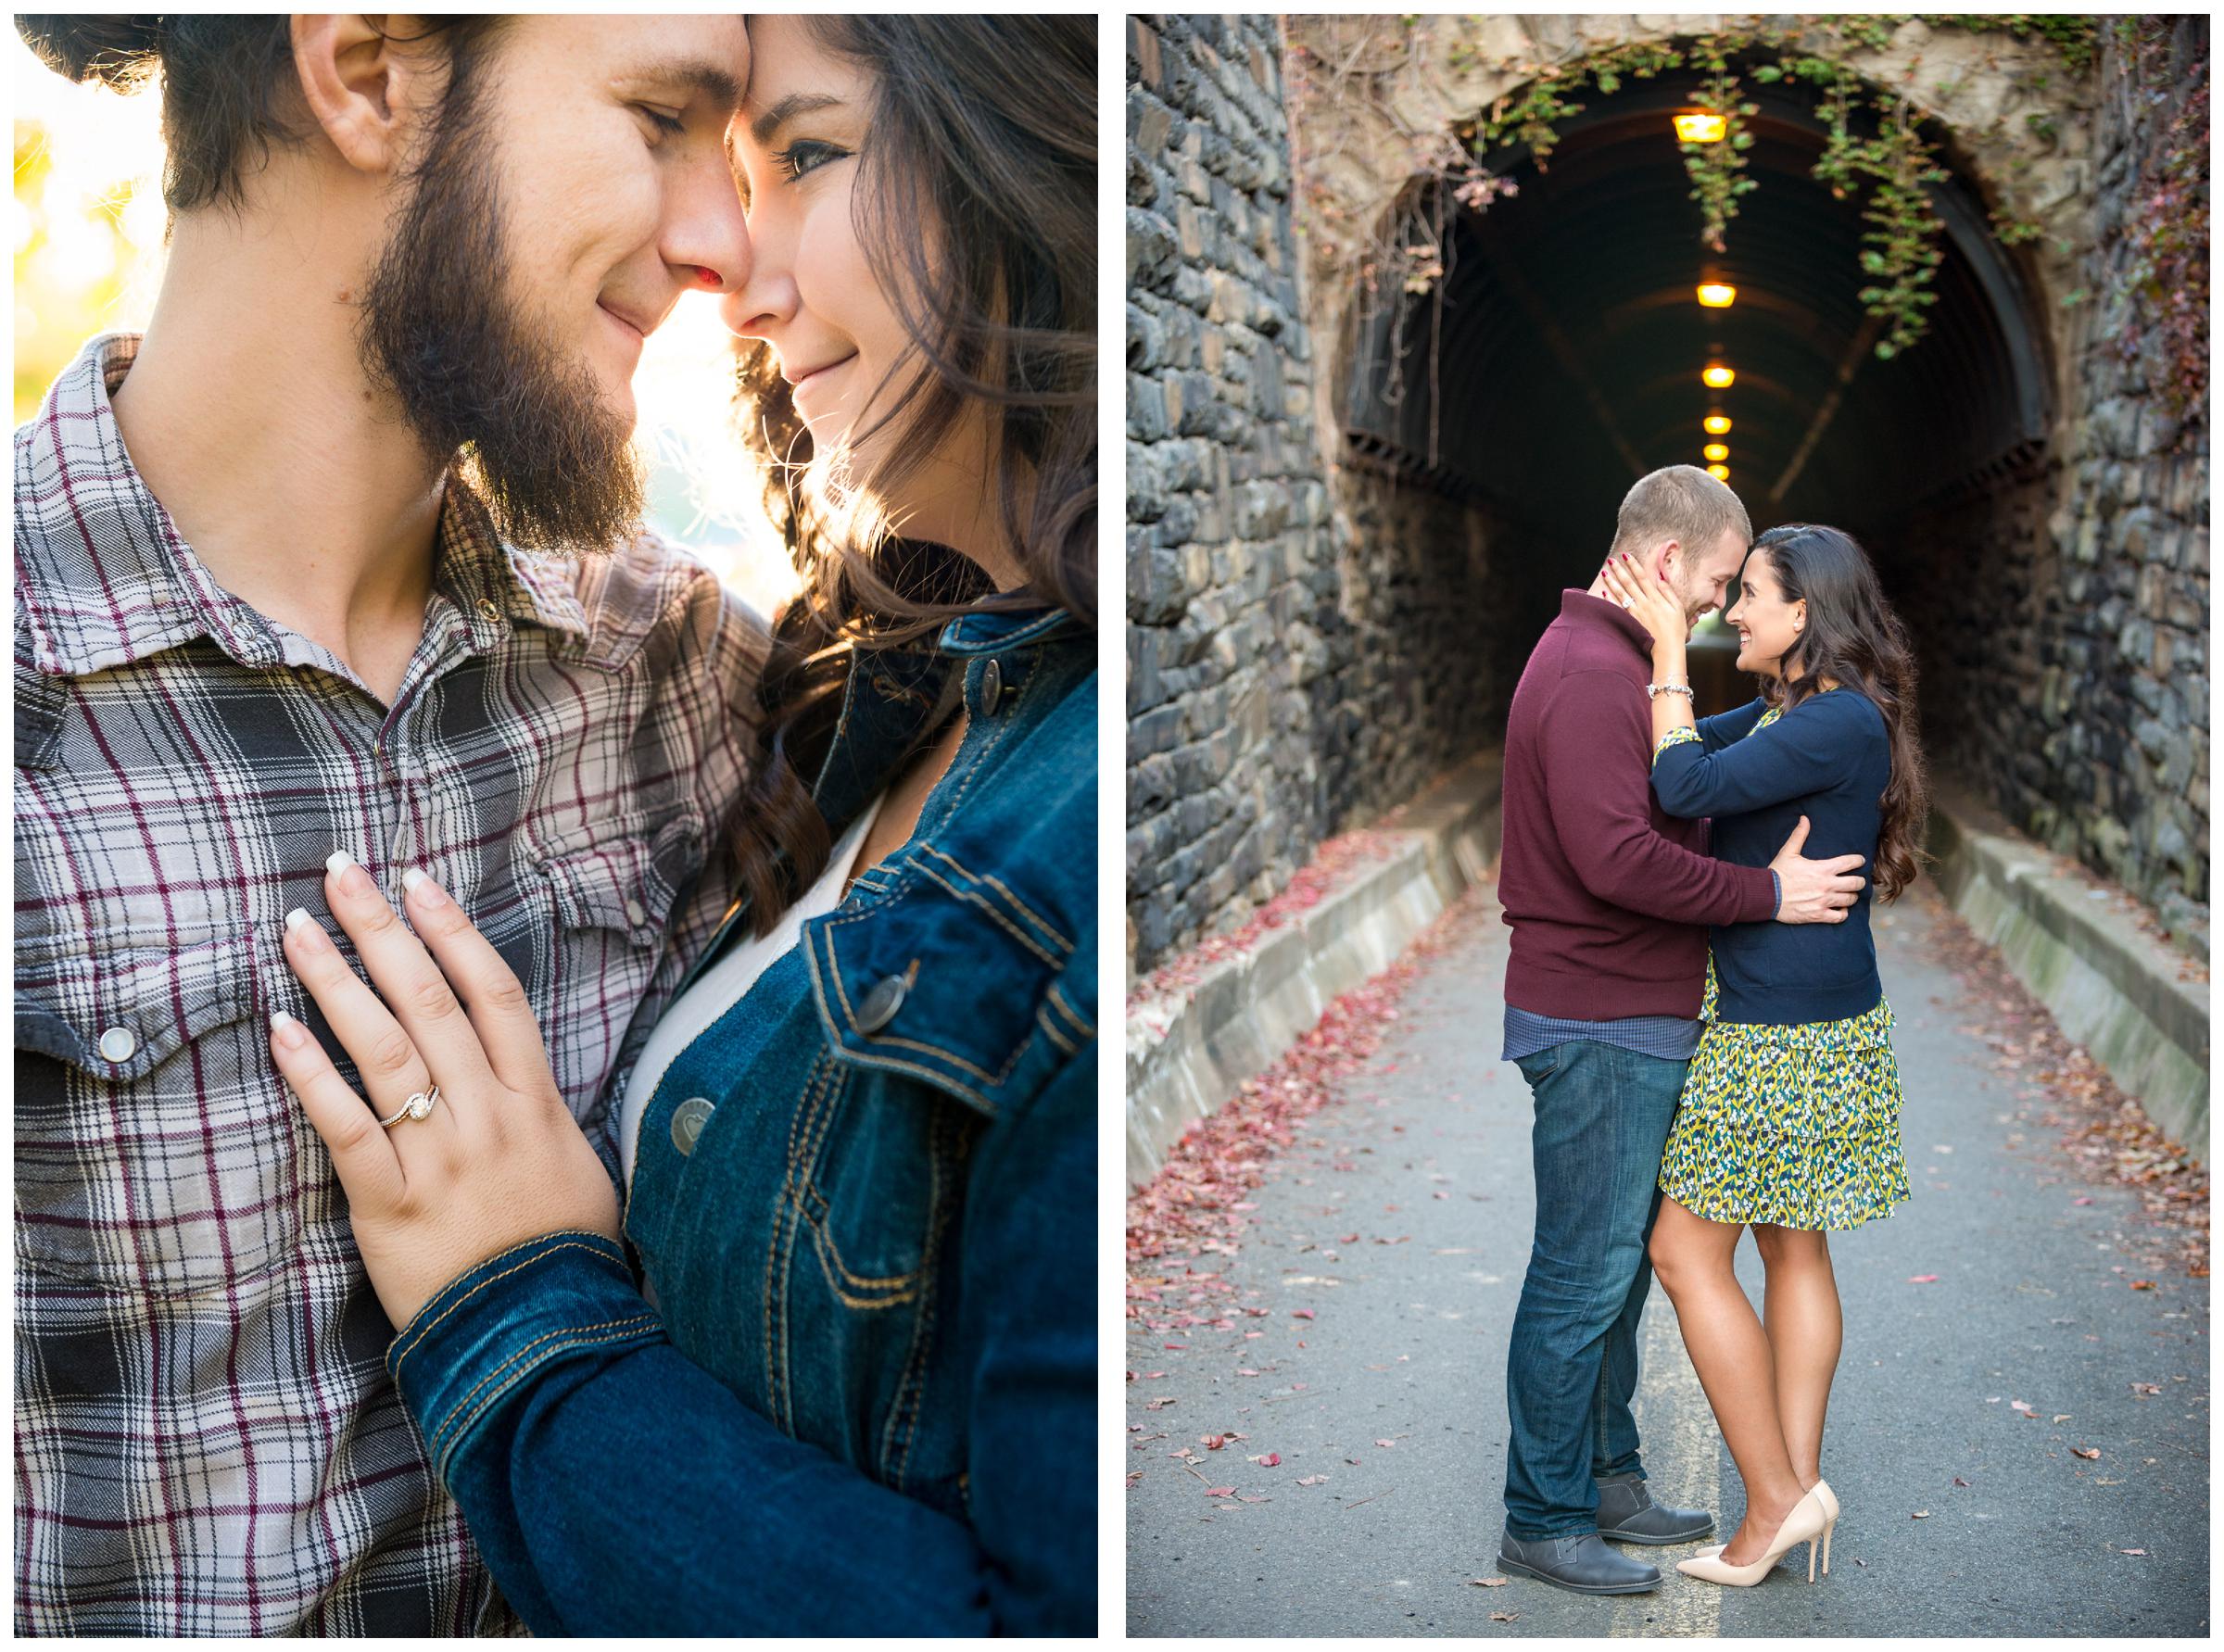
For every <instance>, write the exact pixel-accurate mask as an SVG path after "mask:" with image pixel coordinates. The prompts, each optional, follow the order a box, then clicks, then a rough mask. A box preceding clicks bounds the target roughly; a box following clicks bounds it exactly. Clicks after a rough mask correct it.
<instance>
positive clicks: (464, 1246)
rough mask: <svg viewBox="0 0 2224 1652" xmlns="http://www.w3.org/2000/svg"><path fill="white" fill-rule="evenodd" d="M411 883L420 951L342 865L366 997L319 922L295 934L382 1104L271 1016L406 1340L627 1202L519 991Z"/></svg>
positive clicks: (302, 918)
mask: <svg viewBox="0 0 2224 1652" xmlns="http://www.w3.org/2000/svg"><path fill="white" fill-rule="evenodd" d="M408 881H409V882H410V884H411V889H410V891H409V893H408V895H407V896H406V897H405V904H406V906H407V907H408V910H409V916H410V920H411V924H412V925H413V926H414V927H415V929H416V933H415V934H411V930H410V928H409V927H405V926H404V925H403V923H402V922H401V919H400V917H399V916H398V914H396V913H395V911H394V909H393V908H392V907H391V906H390V905H388V904H387V902H386V901H385V897H384V896H383V895H381V894H380V893H379V892H378V889H376V887H375V886H374V885H373V883H372V881H371V879H370V878H369V876H367V875H366V874H365V873H364V872H363V870H362V869H361V868H360V866H357V865H355V864H353V863H352V862H348V861H347V860H346V859H345V857H341V856H335V857H334V862H333V865H332V869H331V870H330V871H329V872H328V873H327V875H326V877H325V880H324V889H325V897H326V900H327V901H328V902H330V905H331V909H332V913H333V915H334V916H335V917H336V918H337V919H338V920H339V924H340V927H341V928H342V929H344V930H346V931H347V936H348V938H349V939H351V940H352V941H353V942H354V943H355V947H356V951H357V953H358V955H359V956H360V958H361V959H362V962H363V966H364V968H365V969H366V971H367V972H368V973H369V975H370V977H371V984H370V985H369V986H366V985H364V983H363V982H362V981H361V980H360V979H359V978H358V977H357V976H356V974H355V972H354V970H353V969H352V968H350V967H349V966H348V964H347V960H346V959H345V958H344V957H343V956H342V955H341V954H340V952H339V951H338V950H337V949H336V948H335V946H334V945H333V942H332V940H331V939H330V938H329V937H328V936H327V935H326V934H325V932H324V929H323V927H322V924H321V923H319V922H318V920H317V919H316V918H314V917H313V916H311V915H310V914H306V913H298V912H297V913H295V914H289V918H288V921H287V925H286V936H285V958H286V963H287V965H289V966H290V967H291V968H292V969H293V971H294V973H295V974H296V975H297V977H300V979H301V983H302V985H303V986H304V987H305V988H306V989H307V990H308V991H309V993H310V996H311V997H312V998H313V999H315V1001H316V1003H317V1006H318V1008H319V1009H320V1010H322V1012H323V1015H324V1017H325V1019H326V1020H327V1021H328V1022H329V1023H330V1024H331V1027H332V1029H333V1032H334V1034H335V1037H337V1038H338V1040H340V1042H341V1044H342V1045H343V1046H344V1047H345V1048H346V1050H347V1053H348V1055H349V1056H350V1057H352V1058H353V1060H354V1062H355V1065H356V1068H357V1071H358V1072H359V1073H360V1076H361V1078H362V1082H363V1086H364V1088H365V1089H366V1090H367V1091H369V1092H370V1102H369V1104H368V1105H366V1104H365V1102H364V1099H363V1098H362V1097H361V1096H359V1095H358V1094H357V1093H356V1092H355V1091H354V1090H353V1089H351V1088H350V1087H349V1086H348V1085H347V1082H346V1080H345V1079H343V1078H341V1076H340V1074H339V1072H338V1071H337V1070H336V1069H335V1066H333V1063H332V1061H331V1058H330V1057H329V1056H328V1054H327V1053H325V1051H324V1050H323V1049H322V1048H321V1047H320V1046H319V1045H318V1043H317V1041H316V1040H315V1039H314V1038H313V1037H311V1036H310V1032H309V1029H308V1028H306V1027H304V1026H303V1025H302V1024H301V1023H300V1022H298V1021H296V1020H294V1019H292V1018H291V1017H290V1016H285V1015H278V1016H274V1017H273V1018H272V1034H271V1049H272V1055H273V1056H274V1057H275V1059H276V1061H277V1064H278V1069H279V1072H280V1073H281V1074H282V1075H283V1076H284V1078H285V1081H286V1082H287V1084H288V1085H290V1086H291V1087H292V1089H293V1091H294V1093H295V1094H296V1095H297V1096H298V1097H299V1098H300V1101H301V1105H302V1109H303V1111H304V1112H306V1113H307V1114H308V1116H309V1119H310V1124H312V1125H313V1126H314V1127H315V1128H316V1130H317V1133H318V1135H320V1136H321V1137H322V1138H323V1141H324V1144H325V1146H326V1147H327V1148H329V1149H330V1150H331V1153H332V1160H333V1168H334V1170H335V1172H336V1173H337V1174H338V1177H339V1179H340V1185H341V1186H342V1188H343V1189H344V1190H345V1191H346V1192H347V1202H348V1209H349V1217H350V1220H351V1221H352V1223H353V1225H354V1229H355V1237H356V1243H357V1245H358V1247H359V1248H360V1251H361V1253H362V1256H363V1263H364V1266H365V1267H367V1268H368V1269H369V1270H370V1274H371V1282H372V1285H373V1288H374V1289H375V1290H376V1291H377V1293H378V1297H379V1301H380V1302H381V1304H383V1305H385V1310H386V1314H387V1317H388V1318H390V1319H391V1320H392V1321H393V1322H394V1324H395V1326H396V1327H397V1328H400V1327H402V1326H405V1325H407V1324H408V1323H409V1322H410V1320H411V1318H413V1317H414V1316H415V1315H416V1312H417V1310H418V1309H419V1308H420V1307H421V1306H422V1305H423V1304H424V1303H425V1302H426V1301H427V1300H429V1299H430V1298H431V1297H432V1296H433V1295H434V1294H436V1293H437V1292H438V1291H439V1289H440V1287H441V1286H443V1285H445V1284H447V1283H448V1282H449V1280H452V1279H454V1278H456V1277H457V1276H458V1275H459V1274H461V1273H462V1272H464V1271H465V1270H466V1269H468V1268H470V1267H473V1266H474V1265H475V1264H477V1263H479V1262H482V1261H484V1260H486V1258H487V1257H489V1256H492V1255H497V1254H499V1252H501V1251H503V1250H506V1249H508V1248H509V1247H510V1246H512V1245H513V1244H516V1243H519V1242H522V1241H524V1240H527V1239H532V1238H535V1237H537V1236H538V1235H540V1234H543V1233H553V1232H559V1231H563V1230H575V1229H579V1230H588V1231H591V1232H596V1233H601V1234H604V1235H607V1236H609V1237H611V1238H613V1239H614V1238H615V1237H616V1236H617V1233H618V1209H617V1195H616V1192H615V1190H614V1189H613V1187H612V1185H611V1181H610V1177H609V1175H608V1173H607V1172H606V1171H605V1170H604V1168H603V1166H602V1162H601V1160H600V1158H598V1157H597V1156H596V1154H595V1151H594V1149H593V1147H592V1146H590V1145H589V1144H588V1141H587V1138H586V1137H585V1136H584V1135H582V1134H581V1133H580V1129H579V1127H578V1125H577V1124H576V1123H575V1121H574V1120H573V1118H572V1116H571V1113H570V1111H569V1110H568V1109H567V1108H566V1107H565V1105H564V1103H563V1098H562V1094H561V1092H560V1091H559V1090H558V1089H557V1085H556V1080H555V1077H554V1075H553V1074H552V1073H551V1071H550V1066H549V1058H548V1053H547V1050H546V1048H545V1047H544V1046H543V1044H542V1041H541V1036H540V1028H539V1027H538V1026H537V1024H536V1023H535V1021H534V1019H533V1013H532V1010H531V1007H530V1005H529V1003H528V1002H527V1000H526V996H525V992H524V988H523V987H522V986H521V985H520V984H519V982H518V979H517V977H516V976H515V975H514V974H513V973H512V971H511V969H510V967H509V965H506V964H504V963H503V962H502V960H501V957H500V955H499V953H497V952H495V950H494V948H493V947H492V946H490V945H489V944H488V943H487V941H486V939H485V938H484V937H482V936H481V935H480V934H479V933H478V931H477V930H476V929H474V928H473V927H472V926H471V923H470V921H469V920H468V919H467V918H465V916H464V915H463V913H462V910H461V908H460V907H459V906H458V905H457V904H456V903H455V902H453V901H452V900H450V899H449V897H448V895H447V894H446V893H445V892H444V891H442V890H441V889H439V887H438V886H437V885H436V884H435V883H434V882H433V881H432V880H431V879H430V878H424V877H414V876H413V877H411V878H410V879H409V880H408ZM420 937H422V938H423V939H422V940H421V939H419V938H420ZM428 948H429V951H428ZM436 1088H437V1100H436V1101H435V1102H433V1103H432V1104H431V1105H430V1108H429V1110H426V1108H425V1104H424V1102H423V1098H425V1097H428V1096H431V1095H432V1094H433V1093H434V1091H435V1090H436ZM413 1103H414V1104H413Z"/></svg>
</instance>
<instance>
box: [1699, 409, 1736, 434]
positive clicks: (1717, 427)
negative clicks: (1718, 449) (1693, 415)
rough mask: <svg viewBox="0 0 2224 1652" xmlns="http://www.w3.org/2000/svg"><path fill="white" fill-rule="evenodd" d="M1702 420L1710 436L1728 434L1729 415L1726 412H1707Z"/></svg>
mask: <svg viewBox="0 0 2224 1652" xmlns="http://www.w3.org/2000/svg"><path fill="white" fill-rule="evenodd" d="M1704 423H1705V425H1706V431H1707V434H1708V435H1711V436H1726V435H1729V434H1730V416H1729V415H1728V414H1727V413H1709V414H1708V415H1707V416H1706V419H1705V420H1704Z"/></svg>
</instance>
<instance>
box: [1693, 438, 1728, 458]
mask: <svg viewBox="0 0 2224 1652" xmlns="http://www.w3.org/2000/svg"><path fill="white" fill-rule="evenodd" d="M1700 452H1702V453H1704V454H1705V455H1706V456H1707V457H1708V458H1709V459H1712V460H1714V461H1716V462H1717V463H1720V462H1721V461H1722V460H1725V459H1727V458H1729V456H1730V449H1729V445H1728V444H1727V443H1726V442H1709V443H1708V444H1707V445H1706V446H1705V447H1704V448H1700Z"/></svg>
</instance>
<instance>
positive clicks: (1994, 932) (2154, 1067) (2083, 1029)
mask: <svg viewBox="0 0 2224 1652" xmlns="http://www.w3.org/2000/svg"><path fill="white" fill-rule="evenodd" d="M1942 791H1943V795H1941V796H1939V797H1936V798H1934V799H1933V800H1932V804H1931V815H1930V843H1929V848H1930V852H1931V853H1932V854H1934V855H1935V856H1937V857H1938V863H1939V864H1937V866H1935V867H1934V868H1933V869H1932V876H1933V878H1934V879H1935V880H1936V881H1937V883H1938V885H1939V888H1940V890H1941V891H1942V892H1943V893H1944V894H1945V896H1946V899H1947V902H1948V903H1949V904H1950V905H1951V906H1952V908H1953V910H1954V911H1955V912H1956V913H1957V914H1960V916H1961V918H1962V920H1963V921H1964V922H1965V923H1966V924H1967V925H1968V926H1969V927H1970V928H1972V929H1973V930H1975V931H1976V932H1977V935H1978V939H1981V940H1984V941H1987V942H1989V943H1990V944H1991V945H1993V946H1995V947H1998V948H1999V949H2000V952H2001V955H2002V956H2003V958H2004V959H2005V960H2006V961H2007V965H2008V967H2009V969H2010V970H2012V971H2013V972H2014V973H2015V976H2016V979H2017V980H2019V981H2021V982H2022V983H2023V984H2024V986H2025V987H2026V988H2028V990H2029V991H2030V993H2031V995H2032V996H2033V997H2035V998H2037V999H2038V1000H2039V1002H2040V1003H2043V1004H2044V1005H2046V1007H2047V1010H2048V1013H2050V1014H2051V1015H2053V1018H2054V1020H2055V1022H2056V1024H2057V1025H2059V1026H2060V1027H2061V1028H2062V1030H2063V1031H2064V1032H2065V1033H2066V1034H2067V1035H2068V1036H2069V1037H2070V1038H2072V1039H2074V1040H2077V1041H2078V1042H2079V1043H2081V1044H2083V1045H2084V1046H2085V1047H2086V1049H2087V1050H2088V1051H2090V1052H2091V1054H2092V1057H2093V1059H2094V1060H2095V1061H2097V1062H2099V1063H2100V1064H2101V1066H2104V1068H2106V1069H2107V1072H2108V1076H2109V1077H2110V1078H2113V1079H2115V1080H2116V1085H2117V1089H2119V1090H2121V1091H2123V1092H2124V1093H2125V1094H2126V1095H2129V1096H2132V1097H2135V1098H2137V1100H2138V1102H2139V1103H2140V1105H2141V1106H2142V1107H2143V1108H2145V1110H2146V1114H2147V1116H2148V1117H2149V1118H2151V1119H2153V1120H2154V1121H2155V1125H2156V1127H2157V1128H2159V1129H2161V1130H2162V1131H2163V1132H2164V1133H2165V1134H2166V1135H2167V1136H2169V1137H2170V1138H2171V1139H2172V1140H2173V1141H2177V1142H2179V1143H2180V1144H2181V1145H2182V1146H2183V1147H2184V1148H2185V1149H2186V1150H2187V1151H2188V1152H2189V1153H2191V1154H2192V1155H2193V1156H2194V1157H2195V1158H2196V1159H2198V1160H2200V1161H2201V1162H2202V1163H2203V1164H2206V1163H2207V1162H2208V1066H2209V1054H2208V987H2207V984H2206V983H2205V982H2201V983H2196V982H2192V981H2181V980H2180V979H2179V978H2178V976H2179V971H2180V969H2182V968H2184V967H2185V965H2186V963H2187V960H2186V958H2185V957H2184V956H2183V955H2182V954H2181V953H2180V952H2177V951H2175V950H2174V949H2173V948H2171V947H2170V946H2169V945H2168V943H2167V942H2165V941H2162V940H2158V939H2155V937H2154V936H2151V935H2149V934H2147V933H2146V932H2145V931H2144V930H2142V929H2141V928H2140V927H2139V926H2138V924H2137V923H2136V922H2134V921H2133V920H2132V918H2131V917H2130V916H2129V915H2128V914H2126V913H2124V912H2122V911H2119V910H2117V903H2116V902H2111V901H2107V900H2095V899H2093V898H2092V890H2091V887H2090V886H2089V885H2088V884H2087V883H2086V882H2085V881H2084V880H2083V879H2082V878H2080V877H2079V876H2076V875H2075V874H2074V873H2072V872H2069V871H2067V870H2065V869H2064V867H2063V865H2062V864H2061V863H2060V862H2059V861H2058V860H2056V859H2055V858H2054V857H2053V856H2052V855H2049V854H2047V853H2046V852H2045V851H2042V850H2041V849H2039V848H2037V847H2036V846H2035V845H2033V844H2032V843H2030V842H2029V841H2028V839H2023V838H2020V837H2018V836H2016V834H2015V833H2014V831H2013V830H2012V828H2010V827H2009V826H2007V825H2006V823H2005V822H2003V821H2002V820H2001V819H2000V817H1999V816H1998V815H1996V814H1994V813H1992V812H1991V811H1990V810H1988V809H1986V808H1985V807H1984V806H1983V805H1981V804H1979V803H1977V802H1975V801H1972V800H1971V799H1969V798H1968V797H1966V796H1965V795H1962V794H1959V793H1957V792H1955V791H1953V790H1952V788H1942Z"/></svg>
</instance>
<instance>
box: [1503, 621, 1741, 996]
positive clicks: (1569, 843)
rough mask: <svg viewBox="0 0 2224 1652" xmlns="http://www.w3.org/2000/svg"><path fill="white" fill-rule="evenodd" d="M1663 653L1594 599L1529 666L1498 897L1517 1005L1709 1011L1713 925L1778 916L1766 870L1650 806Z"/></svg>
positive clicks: (1509, 764) (1509, 775) (1516, 731)
mask: <svg viewBox="0 0 2224 1652" xmlns="http://www.w3.org/2000/svg"><path fill="white" fill-rule="evenodd" d="M1651 679H1652V643H1651V639H1650V638H1649V637H1648V636H1647V635H1646V632H1645V627H1644V626H1642V625H1640V624H1637V622H1636V620H1634V619H1632V618H1631V617H1630V616H1629V615H1628V614H1627V613H1625V612H1623V610H1622V609H1621V608H1620V607H1618V606H1617V605H1615V604H1614V603H1611V602H1609V601H1606V600H1604V599H1601V598H1598V597H1594V596H1592V595H1591V594H1590V593H1589V592H1588V591H1563V592H1561V599H1560V618H1558V619H1557V620H1554V621H1553V622H1552V624H1549V625H1548V626H1547V627H1546V628H1545V635H1544V637H1543V638H1542V639H1541V640H1540V641H1539V642H1538V643H1537V645H1536V648H1535V650H1534V651H1532V652H1531V654H1530V656H1529V664H1528V666H1527V668H1526V669H1524V670H1523V673H1522V681H1521V686H1520V687H1517V688H1516V689H1515V690H1514V691H1513V707H1512V710H1511V712H1510V713H1509V714H1508V717H1507V720H1506V764H1505V776H1506V793H1505V805H1504V819H1505V843H1504V847H1503V850H1502V851H1501V856H1500V864H1499V871H1498V899H1499V900H1500V901H1501V902H1503V903H1504V905H1505V909H1506V922H1507V923H1508V924H1510V926H1512V928H1513V955H1512V959H1511V961H1510V963H1509V964H1508V965H1507V968H1506V1002H1507V1003H1510V1004H1512V1005H1513V1006H1514V1007H1515V1008H1517V1009H1523V1010H1529V1011H1532V1012H1534V1013H1535V1014H1536V1015H1557V1016H1560V1017H1562V1018H1564V1019H1567V1020H1572V1021H1611V1020H1617V1019H1620V1018H1621V1017H1623V1016H1624V1015H1682V1016H1684V1017H1686V1018H1687V1019H1690V1018H1693V1017H1696V1016H1697V1015H1698V1014H1699V1005H1700V997H1701V996H1702V994H1703V992H1704V990H1705V987H1706V977H1707V926H1708V925H1710V924H1750V923H1764V922H1766V921H1767V920H1768V919H1770V918H1772V917H1774V916H1775V910H1776V885H1775V877H1774V876H1771V875H1770V873H1769V870H1768V868H1767V867H1765V866H1733V865H1730V864H1727V863H1725V862H1722V861H1716V860H1712V859H1710V858H1709V857H1708V855H1707V852H1706V851H1707V823H1706V822H1705V821H1703V820H1677V819H1675V818H1674V817H1673V816H1671V815H1668V814H1666V813H1662V810H1661V806H1660V804H1659V803H1658V802H1656V801H1654V799H1653V795H1652V786H1651V776H1652V710H1651V706H1650V704H1649V702H1648V700H1646V698H1645V685H1646V684H1647V683H1648V682H1649V681H1651Z"/></svg>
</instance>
